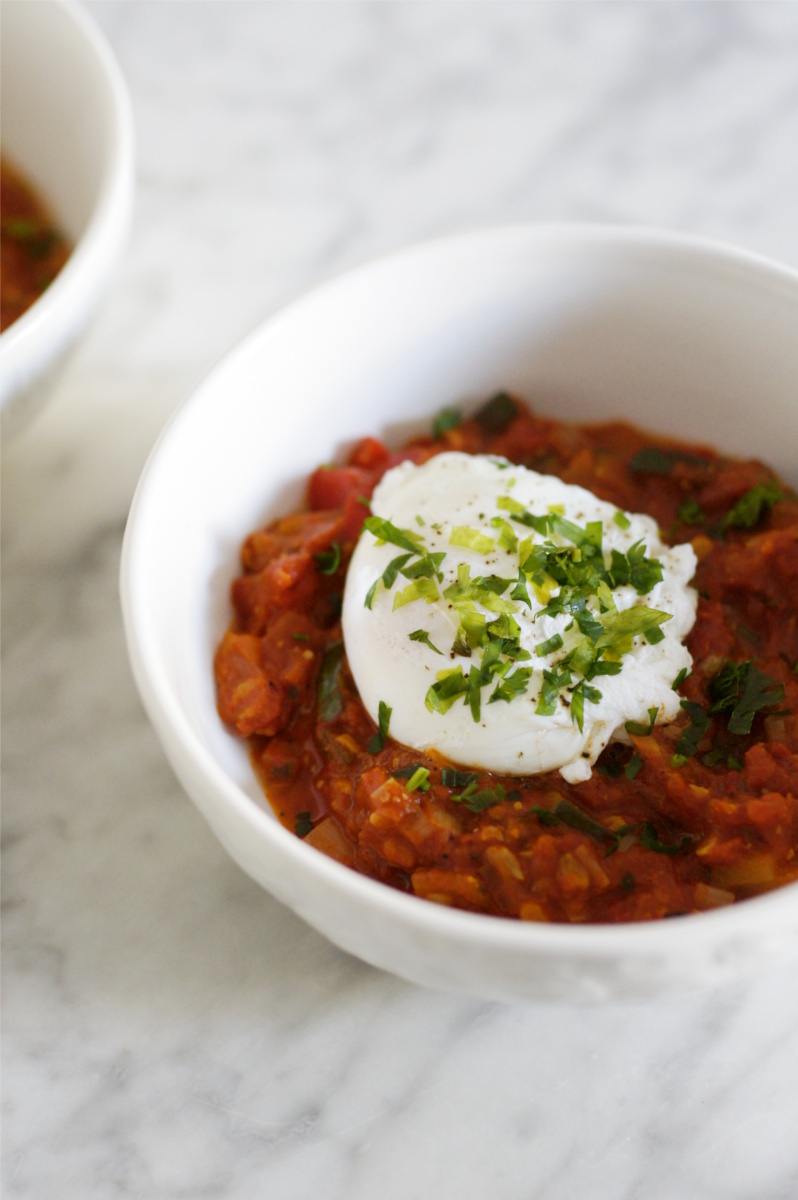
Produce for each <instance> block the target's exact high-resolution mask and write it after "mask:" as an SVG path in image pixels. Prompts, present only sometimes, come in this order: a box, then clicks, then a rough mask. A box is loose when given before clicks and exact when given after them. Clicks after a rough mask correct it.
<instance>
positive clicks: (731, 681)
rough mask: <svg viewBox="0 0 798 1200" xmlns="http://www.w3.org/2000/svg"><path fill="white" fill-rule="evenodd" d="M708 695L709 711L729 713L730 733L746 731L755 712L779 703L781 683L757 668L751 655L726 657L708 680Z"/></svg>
mask: <svg viewBox="0 0 798 1200" xmlns="http://www.w3.org/2000/svg"><path fill="white" fill-rule="evenodd" d="M709 695H710V699H711V700H712V701H713V704H712V707H711V708H710V710H709V711H710V712H711V713H728V714H729V733H735V734H747V733H750V732H751V726H752V725H753V721H754V717H755V715H756V714H757V713H758V712H760V711H761V710H762V709H764V708H775V707H776V706H777V705H779V704H781V702H782V701H783V699H784V684H782V683H777V682H776V680H775V679H772V678H771V677H770V675H766V674H765V672H764V671H760V669H759V667H757V666H755V665H754V662H753V660H752V659H748V660H747V661H746V662H732V661H731V660H730V659H727V660H726V661H725V662H724V663H723V664H722V666H721V668H720V670H719V671H718V673H717V675H715V676H714V678H713V679H711V680H710V684H709Z"/></svg>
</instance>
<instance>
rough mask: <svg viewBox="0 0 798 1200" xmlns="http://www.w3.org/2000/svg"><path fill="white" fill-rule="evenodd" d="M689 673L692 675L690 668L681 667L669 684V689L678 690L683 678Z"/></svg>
mask: <svg viewBox="0 0 798 1200" xmlns="http://www.w3.org/2000/svg"><path fill="white" fill-rule="evenodd" d="M690 675H692V671H691V670H690V668H689V667H682V669H681V671H680V672H679V674H678V675H677V676H676V678H675V679H674V681H673V683H672V684H671V691H674V692H678V690H679V688H680V687H681V686H682V684H683V683H684V681H685V679H687V678H688V676H690Z"/></svg>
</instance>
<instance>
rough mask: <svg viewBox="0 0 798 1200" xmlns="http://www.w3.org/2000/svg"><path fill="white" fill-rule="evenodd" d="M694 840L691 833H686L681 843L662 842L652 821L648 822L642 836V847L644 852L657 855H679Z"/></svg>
mask: <svg viewBox="0 0 798 1200" xmlns="http://www.w3.org/2000/svg"><path fill="white" fill-rule="evenodd" d="M692 840H693V839H692V838H691V837H690V835H689V833H686V834H685V835H684V837H683V838H682V839H681V841H679V842H676V843H672V842H661V841H660V839H659V837H658V836H657V831H656V829H655V828H654V826H653V825H652V824H651V822H650V821H646V823H645V824H644V826H643V830H642V832H641V834H640V845H641V846H642V847H643V849H644V850H653V851H654V853H655V854H670V855H673V854H679V853H681V851H682V850H685V849H686V848H687V847H688V846H689V845H690V843H691V842H692Z"/></svg>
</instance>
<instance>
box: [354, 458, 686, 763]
mask: <svg viewBox="0 0 798 1200" xmlns="http://www.w3.org/2000/svg"><path fill="white" fill-rule="evenodd" d="M500 497H511V498H512V500H515V501H517V502H518V503H520V504H521V505H523V506H524V508H525V509H527V510H528V511H529V512H532V513H534V514H546V513H548V512H549V511H552V510H555V511H559V512H560V513H561V514H562V515H563V516H564V517H565V518H566V519H567V520H569V521H572V522H574V523H575V524H578V525H580V526H582V527H584V526H585V525H586V524H587V522H589V521H601V522H602V526H603V547H602V548H603V552H604V556H605V561H606V562H607V563H609V561H610V552H611V551H612V550H613V549H617V550H618V551H620V552H621V553H624V554H625V553H627V552H628V550H629V549H630V547H631V546H632V545H633V544H634V543H636V542H639V541H640V540H641V539H642V540H643V541H644V543H645V547H646V555H647V557H649V558H656V559H658V560H659V562H660V563H661V564H662V575H663V578H662V581H661V582H659V583H657V584H656V585H655V586H654V587H653V588H652V590H651V591H650V592H649V593H647V594H646V595H645V596H640V595H638V593H637V592H636V591H635V590H634V588H632V587H631V586H623V587H618V588H616V589H614V590H613V593H612V595H613V599H614V601H615V604H616V605H617V608H618V610H619V611H623V610H625V609H627V608H629V607H631V606H632V605H635V604H644V605H646V606H648V607H650V608H655V609H658V610H662V611H665V612H668V613H670V614H671V619H670V620H668V621H666V622H665V623H664V624H663V625H662V626H661V630H662V633H663V634H664V637H663V639H662V640H661V641H660V642H658V643H657V644H656V645H650V644H649V643H648V642H647V641H646V640H645V638H644V637H643V636H642V635H640V636H637V637H636V638H635V639H634V644H633V646H632V649H631V651H630V652H629V653H627V654H624V655H623V658H622V669H621V672H620V674H617V675H606V676H600V677H598V678H596V679H594V680H593V681H592V686H594V687H596V688H597V689H598V690H600V692H601V698H600V700H598V701H597V702H596V703H590V702H587V703H585V704H584V718H583V727H582V729H581V730H580V729H579V728H578V726H577V724H576V723H575V722H574V720H573V719H572V715H571V709H570V702H569V692H568V690H567V689H566V690H564V691H563V692H562V693H561V694H560V697H559V701H558V704H557V708H556V711H555V713H554V714H553V715H551V716H540V715H538V714H537V713H536V708H537V705H538V699H539V695H540V690H541V687H542V685H543V670H544V669H546V670H550V669H551V668H552V667H553V666H554V665H555V664H556V662H557V661H558V659H560V658H562V656H563V651H562V650H560V651H559V652H558V651H554V652H553V653H551V654H549V655H546V656H544V657H542V658H541V657H537V656H536V655H535V646H537V645H540V644H541V643H543V642H545V641H547V640H548V639H549V638H551V637H552V636H553V635H554V634H555V633H560V634H563V633H564V631H565V629H566V626H567V625H568V624H569V622H570V621H571V617H570V615H568V614H564V613H561V614H558V615H556V616H550V615H543V616H541V617H539V618H538V619H537V620H535V617H536V614H537V613H539V612H540V610H541V608H542V607H543V605H542V604H541V603H540V602H538V600H537V599H536V598H535V595H534V593H533V590H532V589H531V588H530V589H529V595H530V601H531V607H527V606H526V605H525V604H521V603H519V605H518V608H517V610H516V611H515V612H514V614H513V617H514V619H515V621H517V623H518V625H519V626H520V629H521V633H520V642H521V645H522V646H523V647H524V649H526V650H528V651H530V653H531V655H532V658H531V659H530V660H529V661H528V662H526V663H525V664H524V665H525V666H531V667H533V669H534V673H533V675H532V677H531V678H530V680H529V684H528V687H527V691H526V692H525V694H523V695H520V696H517V697H515V698H514V699H512V700H510V701H509V702H508V701H503V700H502V701H498V702H494V703H489V702H488V701H489V697H490V693H491V691H492V688H491V687H486V688H485V689H483V692H482V704H481V711H480V716H479V720H478V721H475V720H474V719H473V716H472V712H471V709H470V707H469V705H468V703H467V701H464V700H463V699H462V698H458V700H457V702H456V703H455V704H454V705H453V706H452V707H451V708H450V709H449V710H448V712H445V713H439V712H430V711H429V710H428V708H427V706H426V705H425V696H426V695H427V691H428V689H429V688H430V686H431V685H432V684H433V683H435V680H436V678H437V676H438V673H439V672H440V671H442V670H447V669H451V668H452V667H456V666H458V665H460V666H462V667H463V669H464V671H466V672H467V671H468V669H469V667H470V666H471V664H474V663H479V661H480V655H481V651H480V650H475V651H474V653H473V654H472V657H471V659H468V658H463V657H460V656H456V655H454V654H453V651H452V645H453V641H454V638H455V634H456V632H457V628H458V625H459V613H458V611H457V609H456V608H455V607H454V606H453V605H452V603H451V602H448V601H447V600H446V599H445V598H444V597H443V591H444V589H445V588H447V587H448V586H449V585H450V584H452V583H453V582H455V581H456V579H457V568H458V565H459V564H463V563H467V564H468V566H469V567H470V573H471V577H472V578H473V577H476V576H486V575H498V576H502V577H511V578H515V577H516V576H517V574H518V566H519V559H518V553H517V552H511V551H509V550H505V549H502V548H501V547H500V546H499V545H498V543H497V544H496V545H495V548H494V549H492V550H490V551H489V552H488V553H481V552H479V551H478V550H475V549H469V548H464V547H461V546H453V545H451V544H450V537H451V534H452V529H453V528H455V527H460V526H465V527H467V528H469V529H473V530H478V531H479V532H481V533H483V534H484V535H485V536H487V537H489V538H491V539H494V541H495V540H496V538H497V528H496V526H495V525H492V524H491V519H492V518H495V517H497V516H498V517H503V518H505V519H507V520H508V521H509V523H510V524H511V525H512V521H511V520H510V518H509V516H508V512H507V511H506V510H503V509H500V508H499V506H498V503H497V502H498V500H499V498H500ZM372 513H373V514H375V515H377V516H379V517H383V518H386V519H387V520H389V521H390V522H391V523H392V524H393V525H394V526H396V527H398V528H404V529H408V530H411V531H412V532H413V533H414V534H415V535H417V536H420V537H421V538H423V542H424V546H425V548H426V550H427V551H428V552H430V553H434V552H436V551H442V552H445V555H446V557H445V558H444V560H443V561H442V563H441V565H440V571H441V573H442V575H443V580H442V581H441V582H439V584H438V590H439V592H440V598H438V599H436V600H435V601H434V602H432V603H427V602H426V601H425V600H424V599H416V600H414V601H412V602H411V603H408V604H405V605H404V606H403V607H400V608H397V609H396V610H394V608H393V605H394V599H395V596H396V594H397V592H398V591H400V590H401V589H402V588H404V587H405V586H407V583H408V581H407V579H406V578H403V577H402V576H401V575H399V576H398V577H397V580H396V582H395V583H394V585H393V586H392V588H391V589H390V590H388V589H386V588H385V587H384V586H383V585H382V584H380V585H378V587H377V589H376V591H375V592H374V595H373V599H372V601H371V607H370V608H369V607H366V597H367V595H368V593H369V589H370V588H371V587H372V585H373V584H374V582H375V580H377V579H378V578H379V577H380V576H381V575H382V573H383V572H384V571H385V568H386V567H387V565H388V563H389V562H391V560H392V559H394V558H396V556H397V555H399V554H401V553H402V551H401V549H400V548H397V546H396V545H391V544H387V543H383V544H379V542H378V540H377V539H376V538H375V537H374V536H373V535H372V534H371V533H369V532H367V531H364V533H363V534H362V535H361V537H360V540H359V542H358V545H357V547H356V549H355V552H354V555H353V557H352V561H351V563H350V566H349V571H348V575H347V581H346V589H345V594H344V605H343V632H344V643H345V647H346V653H347V657H348V660H349V664H350V667H351V669H352V673H353V676H354V679H355V683H356V684H357V687H358V691H359V692H360V696H361V699H362V701H363V703H364V705H365V707H366V709H367V710H368V712H369V713H370V715H371V716H372V717H373V718H374V720H375V721H376V720H377V719H378V713H379V705H380V701H382V702H384V704H387V705H388V706H389V707H390V709H391V721H390V736H391V737H393V738H394V739H396V740H397V741H399V742H401V743H403V744H405V745H407V746H412V747H414V748H415V749H417V750H421V751H429V750H436V751H438V752H439V753H440V754H443V755H445V756H446V757H447V758H448V759H451V760H452V761H453V762H455V763H457V764H460V765H464V766H469V767H478V768H483V769H486V770H490V771H494V772H500V773H503V774H518V775H528V774H534V773H537V772H542V771H550V770H554V769H557V768H558V769H559V770H560V772H561V774H562V775H563V776H564V778H565V779H567V780H569V781H570V782H577V781H579V780H584V779H588V778H589V777H590V774H591V766H592V764H593V763H594V762H595V761H596V759H597V758H598V756H599V754H600V753H601V751H602V750H603V749H604V747H605V746H606V745H607V743H608V742H609V740H610V739H611V738H616V739H621V740H624V739H627V735H626V733H625V730H624V723H625V722H626V721H639V722H643V723H648V721H649V716H648V714H649V711H650V710H651V709H652V708H655V709H656V712H657V717H656V719H657V720H658V721H667V720H670V719H672V718H673V717H675V716H676V715H677V714H678V712H679V696H678V694H677V693H676V692H675V691H674V690H673V686H672V685H673V681H674V679H675V677H676V676H677V675H678V673H679V672H680V671H681V670H682V669H683V668H687V669H688V670H689V668H690V667H691V665H692V659H691V657H690V654H689V652H688V650H687V649H686V647H685V646H684V645H683V644H682V639H683V638H684V637H685V636H686V635H687V633H688V632H689V631H690V629H691V628H692V625H693V623H694V621H695V614H696V605H697V595H696V592H695V590H694V589H693V588H691V587H690V586H689V583H690V580H691V578H692V576H693V573H694V571H695V566H696V559H695V554H694V552H693V549H692V547H691V546H690V545H682V546H675V547H667V546H665V545H663V543H662V542H661V541H660V538H659V532H658V529H657V525H656V523H655V522H654V521H653V520H652V519H651V518H650V517H647V516H643V515H639V514H632V513H627V514H625V516H626V518H627V520H628V527H627V528H623V527H622V525H623V524H625V523H626V522H624V521H623V518H620V521H621V524H619V523H618V522H617V521H616V520H615V519H614V518H615V517H616V513H617V510H616V509H615V507H614V506H613V505H611V504H607V503H605V502H603V501H601V500H599V499H597V498H596V497H595V496H594V495H593V494H592V493H591V492H588V491H586V490H585V489H584V488H580V487H574V486H572V485H569V484H565V483H563V482H562V481H561V480H559V479H557V478H554V477H553V476H548V475H539V474H537V473H536V472H534V471H529V470H526V469H525V468H523V467H518V466H515V465H512V464H510V463H508V462H506V461H505V460H503V459H496V458H491V457H488V456H484V455H468V454H458V453H446V454H440V455H437V456H436V457H434V458H432V459H430V460H429V462H427V463H425V464H424V465H423V466H420V467H418V466H415V465H414V464H413V463H409V462H408V463H403V464H402V465H400V466H398V467H396V468H395V469H394V470H392V471H389V472H388V473H387V474H386V475H385V476H384V478H383V479H382V481H381V483H380V484H379V486H378V487H377V489H376V490H375V493H374V496H373V500H372ZM513 530H514V532H515V533H516V534H517V536H518V537H519V539H522V538H524V537H526V536H530V535H531V536H533V537H534V538H535V541H536V542H543V541H544V540H545V538H544V536H543V535H538V534H534V532H533V531H532V530H531V529H529V528H524V527H522V526H520V525H513ZM563 544H566V543H563ZM552 594H553V595H556V594H557V592H556V590H555V591H554V592H553V593H552ZM486 615H487V618H488V620H495V614H493V613H487V614H486ZM418 630H422V631H423V632H425V633H426V634H427V635H428V637H429V640H430V642H432V644H433V646H435V647H436V648H437V649H438V650H440V651H441V654H436V653H435V651H434V650H433V649H431V648H430V647H429V646H428V645H427V644H425V643H424V642H423V641H418V640H411V639H410V636H409V635H410V634H411V633H413V632H415V631H418ZM627 740H628V739H627Z"/></svg>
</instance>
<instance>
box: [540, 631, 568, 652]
mask: <svg viewBox="0 0 798 1200" xmlns="http://www.w3.org/2000/svg"><path fill="white" fill-rule="evenodd" d="M562 644H563V641H562V635H561V634H559V633H555V634H554V635H553V636H552V637H550V638H548V639H547V640H546V641H545V642H541V643H540V644H539V645H538V646H535V654H536V655H537V656H538V658H545V656H546V655H547V654H553V653H554V651H555V650H560V649H561V648H562Z"/></svg>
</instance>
